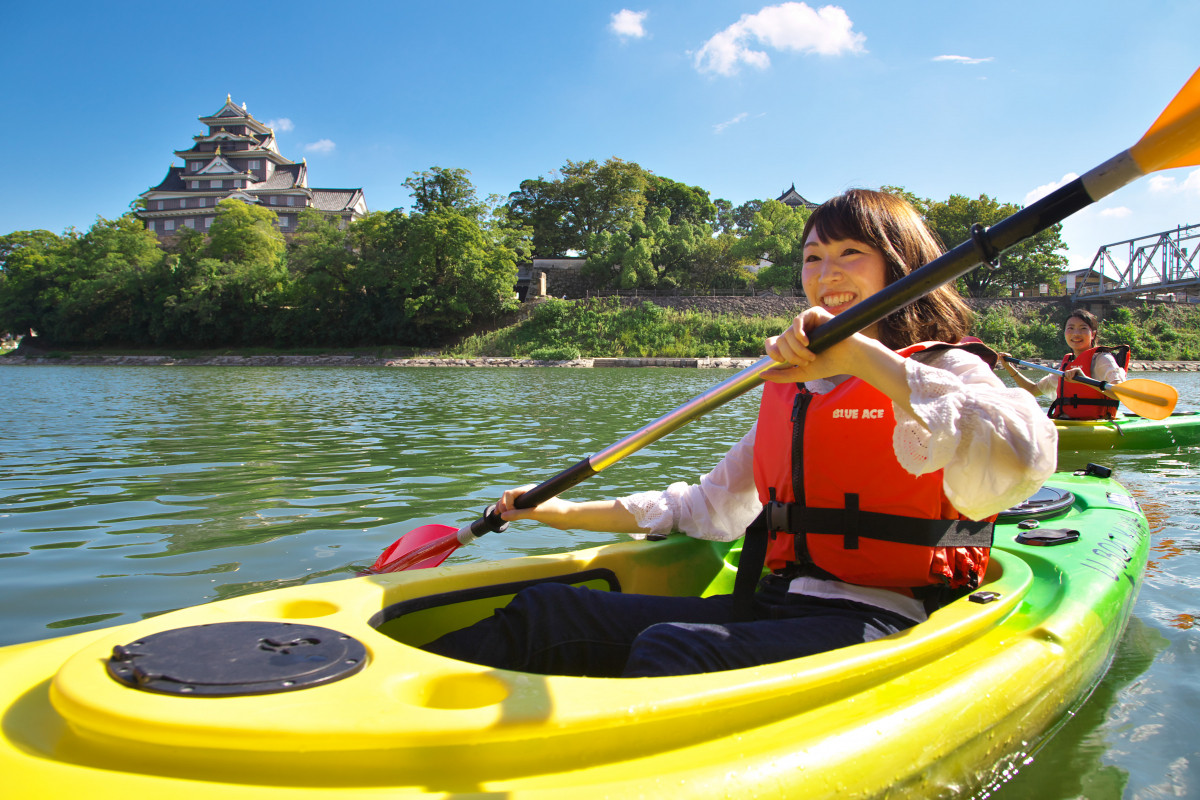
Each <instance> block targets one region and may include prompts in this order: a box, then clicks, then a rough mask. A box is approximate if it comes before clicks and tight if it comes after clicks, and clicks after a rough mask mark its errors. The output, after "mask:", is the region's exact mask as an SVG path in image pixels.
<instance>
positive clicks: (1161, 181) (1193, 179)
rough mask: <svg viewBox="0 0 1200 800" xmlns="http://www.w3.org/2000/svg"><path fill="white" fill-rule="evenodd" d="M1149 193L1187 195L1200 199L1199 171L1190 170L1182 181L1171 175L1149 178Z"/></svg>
mask: <svg viewBox="0 0 1200 800" xmlns="http://www.w3.org/2000/svg"><path fill="white" fill-rule="evenodd" d="M1150 191H1151V192H1153V193H1155V194H1189V195H1195V196H1197V197H1200V169H1195V170H1192V171H1191V172H1189V173H1188V175H1187V177H1186V178H1184V179H1183V180H1182V181H1177V180H1175V177H1174V176H1173V175H1152V176H1150Z"/></svg>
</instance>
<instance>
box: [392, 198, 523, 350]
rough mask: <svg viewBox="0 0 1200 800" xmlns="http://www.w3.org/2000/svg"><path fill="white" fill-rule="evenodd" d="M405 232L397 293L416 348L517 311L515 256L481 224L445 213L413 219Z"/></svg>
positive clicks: (465, 217) (456, 212) (409, 221)
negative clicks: (484, 321) (489, 319)
mask: <svg viewBox="0 0 1200 800" xmlns="http://www.w3.org/2000/svg"><path fill="white" fill-rule="evenodd" d="M404 227H405V228H406V230H405V231H404V232H403V236H404V248H403V250H402V251H401V252H400V264H399V269H398V270H397V273H396V275H395V281H396V283H395V288H396V289H397V292H396V296H397V298H399V299H402V300H403V309H404V315H405V317H406V322H407V324H408V326H409V330H410V331H411V335H412V336H413V337H414V339H415V341H414V343H415V344H425V343H430V342H434V341H438V340H439V339H441V338H443V337H445V336H446V335H448V334H451V333H454V332H457V331H460V330H462V329H464V328H467V327H469V326H470V325H471V324H472V323H473V322H474V321H476V320H477V319H480V318H483V319H486V318H490V317H495V316H496V315H497V314H499V313H500V312H502V311H506V310H511V309H513V308H515V307H516V299H515V296H514V292H513V288H514V286H515V285H516V281H517V263H516V254H515V253H514V252H513V251H512V250H511V249H510V248H508V247H505V246H504V245H503V244H502V243H500V242H498V241H496V240H495V238H494V237H492V236H489V235H488V232H487V231H486V230H485V229H484V228H483V227H482V226H481V225H480V224H479V221H478V220H477V219H474V218H473V217H471V216H469V215H467V214H463V213H461V212H458V211H454V210H441V211H433V212H430V213H427V214H413V215H412V216H411V217H409V218H408V219H407V220H406V221H405V224H404Z"/></svg>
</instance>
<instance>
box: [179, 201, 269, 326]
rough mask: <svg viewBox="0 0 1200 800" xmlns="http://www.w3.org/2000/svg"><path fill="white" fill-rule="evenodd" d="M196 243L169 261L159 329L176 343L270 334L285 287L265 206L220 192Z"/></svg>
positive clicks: (189, 244)
mask: <svg viewBox="0 0 1200 800" xmlns="http://www.w3.org/2000/svg"><path fill="white" fill-rule="evenodd" d="M209 231H210V235H209V239H208V241H207V243H205V245H204V246H203V247H202V248H200V249H199V250H198V251H197V250H196V249H195V248H194V245H195V241H192V242H188V243H186V245H185V247H186V254H185V255H180V257H179V259H178V260H177V261H175V262H173V263H172V264H171V266H172V267H174V269H175V270H176V272H175V274H174V275H173V276H172V280H171V287H170V291H169V292H168V294H167V296H165V297H164V299H163V309H164V324H163V330H164V334H165V335H166V336H167V337H168V338H169V339H170V340H171V341H172V343H175V344H186V345H191V346H205V347H211V346H218V345H240V346H250V345H255V344H263V343H267V342H269V341H271V339H272V336H273V328H274V325H273V318H274V317H275V316H276V315H277V313H278V311H279V307H280V306H281V305H283V299H284V298H285V297H286V296H287V295H288V294H289V290H288V286H287V284H288V274H287V269H286V267H285V264H284V258H283V255H284V249H285V245H284V239H283V235H282V234H280V232H279V230H278V228H277V227H276V217H275V214H274V212H272V211H270V210H269V209H265V208H260V207H258V206H252V205H249V204H246V203H243V202H241V201H239V200H222V201H221V202H220V203H218V204H217V216H216V219H214V220H213V224H212V227H211V228H210V229H209Z"/></svg>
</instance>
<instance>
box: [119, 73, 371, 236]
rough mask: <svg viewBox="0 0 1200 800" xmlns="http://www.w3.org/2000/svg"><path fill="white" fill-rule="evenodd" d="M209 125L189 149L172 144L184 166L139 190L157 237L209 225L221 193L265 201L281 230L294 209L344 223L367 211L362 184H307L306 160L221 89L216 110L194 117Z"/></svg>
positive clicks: (144, 215) (291, 225)
mask: <svg viewBox="0 0 1200 800" xmlns="http://www.w3.org/2000/svg"><path fill="white" fill-rule="evenodd" d="M199 119H200V122H201V123H203V124H204V125H206V126H208V133H206V134H201V135H198V136H193V137H192V139H193V144H192V146H191V147H190V148H188V149H187V150H176V151H175V156H176V157H177V158H180V159H183V162H184V164H183V166H182V167H180V166H177V165H175V164H172V165H171V166H170V167H169V168H168V169H167V176H166V177H165V178H164V179H163V181H162V183H160V184H158V185H157V186H155V187H152V188H150V189H147V190H146V191H144V192H142V194H141V195H140V196H141V197H143V198H144V199H145V201H146V202H145V208H143V209H141V210H139V211H138V212H137V215H138V217H139V218H140V219H141V220H142V221H143V222H145V224H146V227H147V228H148V229H150V230H152V231H154V232H155V233H156V234H158V237H159V238H160V239H162V238H167V237H170V236H173V235H175V233H177V232H178V231H179V230H181V229H182V228H194V229H196V230H199V231H201V232H203V233H207V232H208V228H209V227H210V226H211V225H212V222H213V220H214V219H215V218H216V213H217V212H216V205H217V203H218V202H219V201H221V200H224V199H227V198H233V199H236V200H241V201H242V202H244V203H253V204H255V205H261V206H263V207H265V208H270V209H271V210H272V211H274V212H275V214H276V216H277V217H278V219H279V229H280V230H281V231H283V232H284V233H285V234H287V233H291V232H293V231H294V230H295V229H296V223H297V213H298V212H299V211H300V210H301V209H304V208H313V209H316V210H317V211H320V212H321V213H322V214H325V215H326V216H327V217H331V218H335V219H338V220H340V221H341V224H343V225H345V224H347V223H349V222H350V221H352V220H355V219H358V218H359V217H361V216H363V215H364V214H366V213H367V202H366V198H365V196H364V195H363V190H362V189H312V188H309V186H308V164H307V162H305V161H301V162H300V163H298V164H297V163H296V162H294V161H291V160H289V159H287V158H284V157H283V156H282V155H281V154H280V152H279V148H278V146H277V145H276V143H275V132H274V131H273V130H272V129H271V128H269V127H267V126H266V125H264V124H262V123H261V122H259V121H258V120H256V119H255V118H254V117H252V116H251V115H250V113H249V112H248V111H246V106H245V104H244V103H243V104H242V106H241V107H240V108H239V107H238V106H237V105H235V104H234V102H233V99H232V98H231V97H230V96H228V95H226V97H225V105H224V106H222V107H221V108H220V110H218V111H217V112H216V113H215V114H212V115H210V116H207V117H200V118H199Z"/></svg>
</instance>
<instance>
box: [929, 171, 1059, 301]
mask: <svg viewBox="0 0 1200 800" xmlns="http://www.w3.org/2000/svg"><path fill="white" fill-rule="evenodd" d="M916 205H917V208H918V210H919V211H921V213H922V214H923V216H924V217H925V220H926V222H927V223H928V225H929V227H930V228H931V229H932V230H933V231H934V233H936V234H937V235H938V237H939V238H940V239H941V240H942V243H943V244H944V245H945V246H946V249H950V248H953V247H956V246H957V245H959V244H961V243H962V242H965V241H967V240H968V239H969V238H970V237H971V226H972V225H974V224H975V223H979V224H980V225H983V226H984V227H985V228H986V227H988V226H991V225H995V224H996V223H997V222H1000V221H1001V220H1003V219H1005V218H1006V217H1009V216H1011V215H1012V214H1014V213H1016V212H1017V211H1019V210H1020V208H1021V207H1020V206H1019V205H1016V204H1014V203H1001V202H1000V201H998V200H997V199H995V198H993V197H989V196H987V195H980V196H979V197H978V198H976V199H974V200H972V199H969V198H967V197H965V196H964V195H960V194H954V195H951V196H950V198H949V199H947V200H945V201H941V202H933V201H929V200H924V201H918V202H917V203H916ZM1066 249H1067V246H1066V243H1065V242H1063V240H1062V225H1061V224H1058V225H1053V226H1051V227H1050V228H1048V229H1046V230H1044V231H1042V232H1041V233H1038V234H1036V235H1034V236H1032V237H1030V238H1029V239H1026V240H1025V241H1024V242H1022V243H1020V244H1018V245H1016V246H1015V247H1012V248H1010V249H1009V250H1008V251H1007V252H1005V253H1004V254H1003V255H1001V257H1000V263H999V265H998V266H997V267H995V268H989V267H987V266H980V267H977V268H976V269H974V270H972V271H971V272H969V273H967V274H966V275H964V276H963V277H962V278H960V279H959V289H960V290H961V291H963V292H964V293H965V294H968V295H970V296H971V297H998V296H1001V295H1007V294H1009V292H1010V291H1011V290H1012V289H1014V288H1018V287H1026V286H1035V285H1037V284H1041V283H1048V284H1050V285H1051V286H1055V287H1057V286H1058V284H1059V282H1060V280H1061V277H1062V273H1063V270H1064V269H1065V268H1066V266H1067V258H1066V256H1065V255H1063V251H1065V250H1066Z"/></svg>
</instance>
